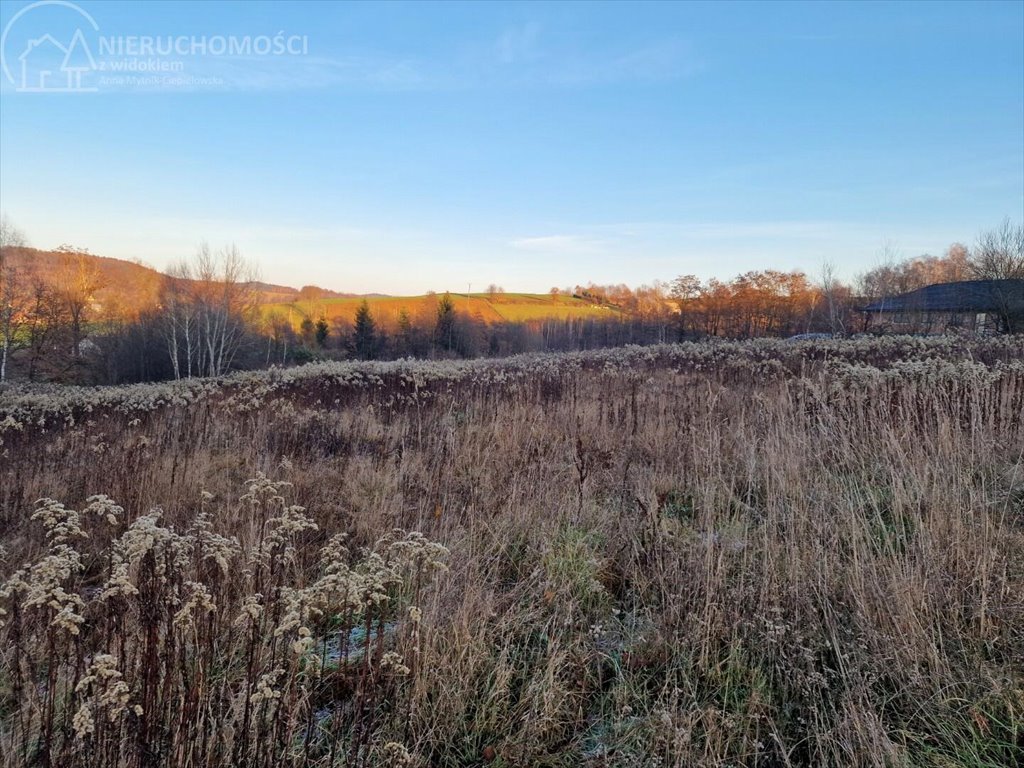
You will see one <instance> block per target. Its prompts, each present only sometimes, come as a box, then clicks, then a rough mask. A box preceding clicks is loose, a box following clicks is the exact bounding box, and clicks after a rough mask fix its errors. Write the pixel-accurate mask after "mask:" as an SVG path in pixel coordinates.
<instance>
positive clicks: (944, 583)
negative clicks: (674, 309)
mask: <svg viewBox="0 0 1024 768" xmlns="http://www.w3.org/2000/svg"><path fill="white" fill-rule="evenodd" d="M1022 353H1024V349H1022V345H1021V342H1020V341H1019V340H1013V339H1010V340H1006V339H1003V340H989V341H984V340H983V341H976V342H971V341H968V340H949V339H947V340H934V341H933V340H918V339H904V340H892V339H882V340H878V341H876V342H870V341H856V342H848V343H845V344H844V343H839V342H825V343H812V344H800V345H785V344H780V343H772V342H759V343H751V344H745V345H728V344H712V345H707V346H706V347H700V346H699V345H683V346H681V347H664V348H654V349H644V350H636V349H633V350H620V351H616V352H607V351H604V352H599V353H593V354H590V355H587V354H584V355H565V356H549V357H532V358H527V359H523V360H519V361H512V362H502V363H495V364H483V363H462V364H447V365H443V366H442V365H437V364H418V363H396V364H376V365H374V364H368V365H366V366H363V367H358V366H345V365H340V366H337V365H336V366H333V367H332V366H310V367H308V368H307V369H299V370H297V371H294V372H274V373H270V374H264V375H262V376H257V375H251V374H250V375H246V376H243V377H237V378H235V379H225V380H215V381H203V382H189V383H186V384H183V385H181V386H180V387H177V388H176V387H175V386H173V385H172V386H171V387H170V388H169V389H168V388H167V387H164V388H159V387H153V388H152V389H140V388H138V387H134V388H121V389H115V390H104V391H101V392H99V393H95V392H93V391H83V392H80V393H78V395H77V396H78V399H77V400H76V399H75V397H76V393H75V392H74V391H68V392H64V393H60V394H57V395H51V394H46V393H42V394H41V393H38V392H21V391H15V392H11V393H6V394H3V395H0V425H4V426H3V428H2V429H0V439H2V440H3V441H4V442H3V444H2V445H0V450H2V451H4V452H5V454H4V459H3V464H0V483H2V491H0V505H2V506H0V520H2V521H3V523H4V525H5V529H4V530H5V533H4V538H3V545H4V547H5V552H4V554H3V560H2V561H0V575H2V576H3V583H4V587H3V592H2V602H0V608H2V610H3V611H5V613H4V614H3V615H2V620H3V622H4V626H3V628H2V629H0V648H2V649H3V650H2V651H0V653H2V656H0V661H2V672H0V674H2V677H0V718H2V720H0V723H2V724H0V751H2V754H3V764H4V765H9V766H15V765H25V764H28V765H33V764H38V765H53V766H57V765H60V766H76V765H86V764H88V765H89V766H90V768H102V767H104V766H150V765H152V766H156V765H175V766H199V765H203V766H213V765H254V766H260V765H268V766H269V765H275V766H276V765H295V766H299V765H303V766H306V765H309V766H356V765H415V764H420V765H442V766H443V765H448V766H456V765H479V764H482V763H484V762H489V763H491V764H494V765H505V766H513V765H517V766H527V765H565V766H576V765H589V766H595V767H596V766H613V765H614V766H629V765H635V766H654V765H660V766H680V768H682V767H683V766H693V765H709V766H715V765H719V766H727V765H749V766H765V767H768V766H804V765H806V766H811V765H851V766H860V765H864V766H935V767H936V768H939V767H940V766H954V765H956V766H961V765H965V766H979V767H980V766H1002V765H1012V764H1014V763H1015V762H1019V761H1020V760H1021V757H1022V752H1021V749H1022V747H1021V744H1022V738H1024V684H1022V680H1024V599H1022V595H1024V492H1022V490H1021V489H1022V488H1024V479H1022V478H1024V469H1022V452H1024V419H1022V418H1021V414H1022V412H1024V363H1022V359H1024V354H1022ZM47 398H51V399H47ZM52 398H56V399H52ZM102 494H105V495H102ZM51 497H52V498H56V499H58V500H59V501H54V500H52V498H51ZM36 499H40V501H38V502H36ZM406 531H414V532H417V533H405V532H406Z"/></svg>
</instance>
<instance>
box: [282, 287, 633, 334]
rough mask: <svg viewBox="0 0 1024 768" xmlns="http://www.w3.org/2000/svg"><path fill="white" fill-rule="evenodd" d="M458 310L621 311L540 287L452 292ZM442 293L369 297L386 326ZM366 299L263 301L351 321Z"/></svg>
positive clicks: (496, 315) (575, 314)
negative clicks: (538, 289)
mask: <svg viewBox="0 0 1024 768" xmlns="http://www.w3.org/2000/svg"><path fill="white" fill-rule="evenodd" d="M450 295H451V299H452V302H453V303H454V305H455V310H456V311H457V312H459V313H462V314H466V315H469V316H471V317H479V318H480V319H482V320H483V321H484V322H487V323H500V322H523V321H529V320H552V319H553V320H564V319H576V318H579V319H584V318H604V317H615V316H617V315H619V314H620V311H619V310H618V309H616V308H614V307H608V306H599V305H596V304H591V303H590V302H587V301H584V300H583V299H577V298H574V297H572V296H567V295H561V294H560V295H558V296H551V295H549V294H540V293H499V294H494V295H493V296H492V295H490V294H487V293H471V294H468V295H467V294H465V293H459V294H454V293H453V294H450ZM439 299H440V294H438V295H436V296H373V297H368V298H367V299H366V300H367V301H368V302H369V304H370V311H371V312H372V313H373V315H374V318H375V319H376V320H377V322H379V323H382V324H384V325H385V326H393V325H395V324H397V322H398V318H399V315H400V314H401V312H402V310H403V309H404V310H405V311H406V312H408V313H409V316H410V317H412V318H417V317H424V316H430V317H433V315H434V312H435V311H436V307H437V301H438V300H439ZM362 301H363V299H362V298H360V297H345V298H332V299H316V300H312V301H295V302H274V303H268V304H264V305H263V313H264V316H266V317H270V316H273V315H274V314H277V315H279V316H282V317H288V318H290V319H291V322H292V324H293V325H294V326H296V327H298V325H299V324H300V323H301V322H302V321H303V319H305V318H307V317H308V318H310V319H311V320H316V319H318V318H320V317H321V316H322V317H325V318H327V319H328V320H332V319H334V318H344V319H345V320H349V321H351V320H352V319H353V318H354V317H355V314H356V309H357V308H358V307H359V304H360V303H361V302H362Z"/></svg>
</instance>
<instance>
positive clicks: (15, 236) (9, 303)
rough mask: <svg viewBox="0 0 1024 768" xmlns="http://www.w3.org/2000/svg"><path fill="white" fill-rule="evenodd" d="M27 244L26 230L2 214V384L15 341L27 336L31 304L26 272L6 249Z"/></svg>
mask: <svg viewBox="0 0 1024 768" xmlns="http://www.w3.org/2000/svg"><path fill="white" fill-rule="evenodd" d="M27 244H28V243H27V241H26V239H25V235H24V233H23V232H22V231H21V230H20V229H18V228H17V227H15V226H14V224H13V223H11V220H10V219H9V218H8V217H7V214H6V213H5V214H0V384H2V383H3V382H4V381H6V380H7V361H8V359H9V358H10V355H11V353H12V352H14V349H15V345H18V344H21V343H22V342H23V340H24V336H23V333H22V327H23V325H24V323H25V319H26V311H27V307H28V291H27V289H26V285H27V280H26V277H27V276H26V275H25V274H24V270H19V269H16V268H15V267H14V265H13V264H12V263H11V260H9V259H8V254H7V251H8V249H10V248H24V247H25V246H26V245H27Z"/></svg>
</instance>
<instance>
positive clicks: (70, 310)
mask: <svg viewBox="0 0 1024 768" xmlns="http://www.w3.org/2000/svg"><path fill="white" fill-rule="evenodd" d="M58 250H60V251H61V252H62V256H61V261H60V266H58V268H57V271H56V273H55V275H54V280H53V283H54V296H55V297H56V299H57V300H58V301H60V302H62V303H63V304H64V307H65V310H66V313H67V317H68V320H69V323H70V327H71V357H72V359H74V360H76V361H77V360H78V359H79V357H80V355H81V345H82V341H83V339H84V338H85V325H86V322H87V320H88V318H89V315H90V314H91V312H92V309H93V307H94V305H95V302H96V296H95V294H96V292H97V291H98V290H99V289H100V288H102V287H103V277H102V275H101V274H100V271H99V269H98V268H97V266H96V262H95V261H93V260H92V259H91V258H90V257H89V256H88V254H87V252H86V251H85V250H83V249H80V248H71V247H68V246H64V247H62V248H60V249H58Z"/></svg>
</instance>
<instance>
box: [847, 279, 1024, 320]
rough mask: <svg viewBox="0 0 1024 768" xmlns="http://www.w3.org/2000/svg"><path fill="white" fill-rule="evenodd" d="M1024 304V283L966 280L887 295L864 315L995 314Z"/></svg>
mask: <svg viewBox="0 0 1024 768" xmlns="http://www.w3.org/2000/svg"><path fill="white" fill-rule="evenodd" d="M1021 302H1024V280H963V281H961V282H958V283H937V284H936V285H926V286H925V287H924V288H918V289H917V290H916V291H911V292H910V293H904V294H901V295H899V296H887V297H886V298H884V299H880V300H878V301H875V302H873V303H871V304H868V305H867V306H864V307H861V311H863V312H993V311H999V310H1001V309H1004V308H1005V307H1006V306H1007V304H1014V305H1016V304H1020V303H1021Z"/></svg>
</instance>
